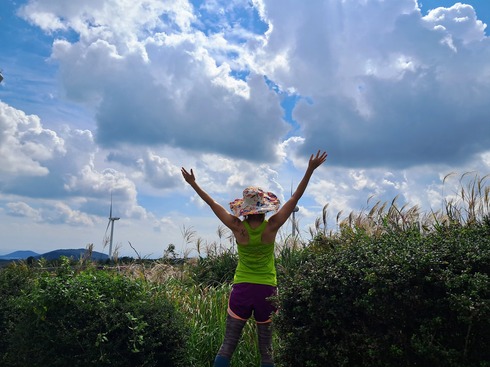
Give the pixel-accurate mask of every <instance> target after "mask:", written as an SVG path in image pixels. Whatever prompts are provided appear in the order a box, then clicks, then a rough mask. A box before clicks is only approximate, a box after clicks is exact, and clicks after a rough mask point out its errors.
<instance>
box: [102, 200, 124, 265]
mask: <svg viewBox="0 0 490 367" xmlns="http://www.w3.org/2000/svg"><path fill="white" fill-rule="evenodd" d="M119 219H121V218H118V217H113V216H112V194H111V209H110V211H109V223H107V228H106V229H105V235H104V238H107V230H108V229H109V226H111V236H110V237H109V260H112V239H113V238H114V222H115V221H116V220H119Z"/></svg>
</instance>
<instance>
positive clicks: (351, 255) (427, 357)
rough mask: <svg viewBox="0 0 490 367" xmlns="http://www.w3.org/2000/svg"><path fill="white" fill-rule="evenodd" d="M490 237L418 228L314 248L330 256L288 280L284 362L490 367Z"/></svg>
mask: <svg viewBox="0 0 490 367" xmlns="http://www.w3.org/2000/svg"><path fill="white" fill-rule="evenodd" d="M489 234H490V229H489V227H488V226H487V225H472V226H457V225H455V226H450V227H441V228H439V230H436V231H433V232H432V233H430V234H427V235H422V234H421V232H420V231H419V230H418V228H415V227H414V228H411V229H407V230H403V231H401V230H400V231H386V232H385V233H383V234H382V235H380V236H379V237H374V236H369V235H367V234H366V233H365V232H363V231H362V230H360V231H351V232H349V233H348V236H347V237H346V238H344V240H345V241H338V240H335V241H332V240H329V241H330V242H329V243H328V244H325V245H324V246H322V245H321V244H319V243H316V249H318V248H325V249H328V250H326V251H322V252H321V253H316V254H314V255H311V256H309V257H308V258H307V259H306V260H305V261H303V262H302V264H301V265H300V266H299V267H298V268H297V270H296V271H293V272H290V273H289V274H285V276H284V278H283V279H282V282H281V290H280V293H279V307H280V312H279V314H278V315H277V317H276V320H275V325H276V330H277V331H278V333H279V335H280V339H281V340H280V343H279V347H278V350H277V360H278V363H280V364H281V365H283V366H326V365H328V366H349V367H356V366H363V367H369V366H376V367H382V366H400V367H404V366H407V367H408V366H435V367H437V366H441V367H442V366H454V367H456V366H457V367H465V366H468V367H469V366H472V367H476V366H480V367H483V366H490V362H489V361H490V349H489V348H488V345H489V343H490V301H489V295H490V278H489V275H490V236H489ZM325 240H327V239H326V238H325ZM318 241H320V242H321V238H320V239H317V242H318ZM342 243H343V244H342ZM311 250H314V248H312V249H311ZM312 253H314V251H313V252H312Z"/></svg>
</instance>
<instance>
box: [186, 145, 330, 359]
mask: <svg viewBox="0 0 490 367" xmlns="http://www.w3.org/2000/svg"><path fill="white" fill-rule="evenodd" d="M326 159H327V153H326V152H320V150H319V151H318V152H317V153H316V156H314V155H313V154H312V155H311V157H310V160H309V163H308V168H307V169H306V172H305V175H304V176H303V179H302V180H301V182H300V183H299V185H298V187H297V189H296V191H295V192H294V194H293V195H292V196H291V198H290V199H289V200H288V201H287V202H286V203H285V204H284V205H283V206H282V208H280V209H279V205H280V203H279V199H278V198H277V197H276V195H274V194H273V193H270V192H265V191H263V190H262V189H260V188H258V187H253V186H251V187H247V188H246V189H245V190H244V191H243V194H244V195H243V198H241V199H236V200H235V201H233V202H231V203H230V208H231V210H232V211H233V214H230V213H229V212H228V211H227V210H226V209H225V208H224V207H223V206H221V205H220V204H218V203H217V202H216V201H214V200H213V198H211V196H209V195H208V194H207V193H206V192H205V191H204V190H203V189H201V187H200V186H199V185H198V184H197V183H196V178H195V176H194V172H193V171H192V169H191V171H190V173H189V172H188V171H186V169H185V168H183V167H182V176H183V177H184V179H185V181H186V182H187V183H188V184H189V185H191V187H192V188H193V189H194V190H195V191H196V193H197V194H198V195H199V196H200V197H201V198H202V199H203V200H204V201H205V202H206V203H207V204H208V205H209V206H210V207H211V209H212V210H213V212H214V214H215V215H216V216H217V217H218V218H219V219H220V220H221V222H223V224H224V225H225V226H226V227H228V228H229V229H230V230H231V231H232V233H233V235H234V236H235V240H236V243H237V249H238V266H237V268H236V271H235V277H234V280H233V287H232V291H231V294H230V299H229V304H228V315H227V318H226V331H225V338H224V341H223V344H222V345H221V348H220V350H219V352H218V354H217V355H216V358H215V361H214V367H228V366H229V365H230V360H231V357H232V355H233V352H234V351H235V348H236V346H237V344H238V341H239V339H240V335H241V333H242V329H243V327H244V326H245V323H246V322H247V320H248V319H249V318H250V317H251V316H252V315H253V316H254V319H255V322H256V323H257V333H258V341H259V351H260V356H261V366H262V367H272V366H274V360H273V358H272V329H271V321H272V320H271V316H272V314H273V313H274V312H275V311H276V309H275V306H274V304H273V303H272V302H270V301H269V297H271V296H273V295H275V294H276V290H277V288H276V287H277V279H276V269H275V265H274V243H275V240H276V235H277V232H278V231H279V228H281V226H282V225H283V224H284V223H285V222H286V220H287V219H288V218H289V216H290V215H291V213H292V212H293V210H294V208H296V205H297V203H298V201H299V199H300V198H301V196H302V195H303V193H304V192H305V190H306V186H308V182H309V181H310V178H311V175H312V174H313V172H314V170H315V169H316V168H318V167H319V166H320V165H321V164H323V162H325V160H326ZM268 212H276V213H275V214H274V215H272V216H271V217H270V218H269V220H266V219H265V215H266V213H268ZM240 217H244V219H243V220H241V219H240Z"/></svg>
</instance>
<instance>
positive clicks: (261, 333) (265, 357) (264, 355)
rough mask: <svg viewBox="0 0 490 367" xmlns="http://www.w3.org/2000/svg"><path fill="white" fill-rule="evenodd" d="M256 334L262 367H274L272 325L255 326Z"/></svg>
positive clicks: (269, 323)
mask: <svg viewBox="0 0 490 367" xmlns="http://www.w3.org/2000/svg"><path fill="white" fill-rule="evenodd" d="M257 334H258V337H259V352H260V358H261V360H262V366H274V358H273V357H272V323H271V322H268V323H263V324H257Z"/></svg>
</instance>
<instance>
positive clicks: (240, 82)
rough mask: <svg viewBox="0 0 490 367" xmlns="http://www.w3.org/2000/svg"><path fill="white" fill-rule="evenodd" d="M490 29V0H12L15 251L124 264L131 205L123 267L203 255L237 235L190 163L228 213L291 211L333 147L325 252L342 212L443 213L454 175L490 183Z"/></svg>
mask: <svg viewBox="0 0 490 367" xmlns="http://www.w3.org/2000/svg"><path fill="white" fill-rule="evenodd" d="M293 14H294V16H292V15H293ZM489 23H490V4H489V3H488V2H487V1H467V2H463V3H456V2H454V1H423V2H417V1H415V0H399V1H396V2H387V1H380V0H367V1H363V2H359V1H354V0H347V1H342V2H341V1H338V0H318V1H311V2H297V1H292V0H289V1H281V2H277V1H272V0H271V1H267V0H253V1H220V0H214V1H191V2H189V1H186V0H179V1H161V0H137V1H135V0H124V1H117V2H114V1H98V2H66V1H61V0H58V1H56V0H55V1H53V0H51V1H43V0H37V1H34V0H24V1H10V0H6V1H4V2H3V4H2V15H1V16H0V69H1V70H2V74H3V76H4V78H5V79H4V80H3V81H2V83H1V84H0V231H1V233H2V238H1V239H0V254H3V253H8V252H11V251H14V250H20V249H29V250H34V251H38V252H46V251H49V250H52V249H56V248H79V247H84V246H86V245H87V244H89V243H93V244H94V246H95V249H96V250H98V251H105V252H107V247H104V231H105V228H106V226H107V221H108V219H107V216H108V214H109V205H110V197H111V194H112V197H113V201H114V215H116V216H118V217H121V220H119V221H118V222H117V223H116V228H115V237H114V242H115V244H116V246H117V247H118V248H119V252H120V253H121V254H124V255H134V253H133V252H132V250H131V248H130V247H129V245H128V242H131V244H133V246H134V247H135V248H136V249H137V250H138V251H139V252H140V253H141V254H142V255H144V256H152V257H155V256H156V257H158V256H160V255H161V254H162V253H163V251H164V250H165V249H166V248H167V246H168V244H170V243H173V244H175V245H176V246H177V248H178V250H179V251H181V253H184V252H193V250H194V248H195V241H196V240H197V238H201V239H202V240H203V241H204V242H205V243H207V244H208V245H212V244H213V242H215V241H219V238H218V236H217V230H218V227H219V224H220V223H219V222H218V221H217V219H216V218H214V217H213V215H212V213H211V212H210V210H209V209H208V208H207V207H205V206H204V205H203V203H202V202H201V201H200V200H199V199H198V198H197V197H196V196H195V194H194V193H193V192H192V190H190V188H189V187H187V186H186V185H185V184H184V182H183V180H182V178H181V175H180V167H182V166H184V167H186V168H194V170H195V172H196V175H197V179H198V182H199V183H200V184H201V186H202V187H203V188H204V189H205V190H207V191H208V192H209V193H210V194H211V195H212V196H213V197H214V198H215V199H216V200H217V201H219V202H220V203H222V204H223V205H225V206H227V204H228V202H230V201H232V200H233V199H234V198H236V197H239V196H240V195H241V191H242V190H243V188H244V187H245V186H248V185H251V184H253V185H260V186H263V187H264V188H266V189H268V190H271V191H274V192H276V193H277V194H278V195H279V196H280V197H281V199H283V200H284V199H287V198H288V196H289V194H290V190H291V185H293V186H294V185H295V184H297V183H298V182H299V180H300V179H301V177H302V174H303V172H304V170H305V167H306V164H307V159H308V157H309V154H311V153H313V152H316V150H317V149H324V150H326V151H327V152H328V153H329V158H328V161H327V163H326V164H325V166H324V167H321V168H320V169H319V170H318V171H317V172H316V173H315V176H314V177H313V179H312V182H311V184H310V186H309V187H308V190H307V192H306V194H305V196H304V198H303V199H302V200H301V202H300V211H299V212H298V213H297V218H298V219H299V221H300V227H301V234H302V236H303V238H304V239H305V240H307V239H308V238H309V236H310V235H309V228H312V227H313V226H314V223H315V220H316V219H317V218H318V217H320V216H321V213H322V208H323V207H324V205H326V204H328V207H329V211H330V217H331V218H335V217H336V215H337V213H339V212H342V213H344V215H348V213H350V212H352V211H359V210H363V209H365V208H366V207H367V206H369V204H368V203H367V201H368V199H369V198H372V199H371V202H373V201H374V200H380V201H389V202H391V200H392V199H393V198H394V197H398V200H399V202H400V205H403V204H408V205H418V206H419V207H420V208H421V209H422V210H423V211H430V210H434V209H438V208H439V207H440V206H441V203H442V200H443V196H445V195H451V194H453V193H454V191H452V190H453V188H452V187H451V185H452V184H453V183H454V185H456V186H457V181H458V180H457V179H454V180H453V181H454V182H452V181H451V180H449V181H448V182H446V184H445V187H444V188H443V186H442V180H443V178H444V176H445V175H447V174H448V173H450V172H455V175H454V177H459V176H460V175H462V174H463V173H465V172H477V173H478V174H480V175H481V176H484V175H485V174H487V173H489V171H490V125H489V124H488V120H489V118H490V111H489V110H488V107H487V106H488V102H489V101H488V99H489V95H490V94H489V92H490V61H489V60H490V57H489V56H490V40H489V38H488V34H489V33H488V32H489V30H488V28H487V27H486V24H489ZM288 225H289V224H288ZM329 225H330V226H331V227H332V228H334V227H335V223H330V224H329ZM189 229H191V230H193V231H195V233H196V235H195V237H194V239H193V241H191V242H190V243H186V241H185V240H184V239H183V236H182V232H185V231H186V230H189ZM289 231H290V228H289V227H285V228H284V233H283V235H287V233H289Z"/></svg>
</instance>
